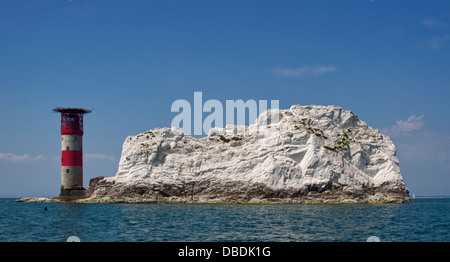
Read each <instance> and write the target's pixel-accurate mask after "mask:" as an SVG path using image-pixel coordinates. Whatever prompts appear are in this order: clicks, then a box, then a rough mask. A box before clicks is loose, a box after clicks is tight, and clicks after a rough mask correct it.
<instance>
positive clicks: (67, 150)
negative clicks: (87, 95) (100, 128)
mask: <svg viewBox="0 0 450 262" xmlns="http://www.w3.org/2000/svg"><path fill="white" fill-rule="evenodd" d="M53 111H54V112H57V113H61V136H62V142H61V194H60V195H59V197H58V198H64V199H77V198H83V197H85V193H86V189H85V188H84V187H83V115H84V114H88V113H90V112H92V110H89V109H81V108H60V107H58V108H55V109H53Z"/></svg>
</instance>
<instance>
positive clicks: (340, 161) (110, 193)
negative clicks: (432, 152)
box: [83, 105, 409, 203]
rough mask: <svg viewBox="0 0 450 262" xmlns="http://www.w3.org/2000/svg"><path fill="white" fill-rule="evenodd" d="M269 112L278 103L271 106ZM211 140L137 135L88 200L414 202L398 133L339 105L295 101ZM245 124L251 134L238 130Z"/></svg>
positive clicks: (161, 132) (172, 131) (165, 133)
mask: <svg viewBox="0 0 450 262" xmlns="http://www.w3.org/2000/svg"><path fill="white" fill-rule="evenodd" d="M269 112H270V110H269ZM271 113H272V114H275V113H279V117H278V120H277V119H276V118H275V117H273V116H272V117H271V116H270V114H267V112H266V113H263V114H261V115H260V116H259V117H258V119H257V120H256V122H255V124H253V125H250V126H248V127H236V126H227V127H226V128H213V129H211V130H210V132H209V135H208V136H207V137H204V138H194V137H192V136H189V135H185V134H184V133H183V132H181V131H180V130H178V129H176V128H157V129H154V130H151V131H147V132H144V133H141V134H139V135H136V136H129V137H127V138H126V139H125V142H124V144H123V150H122V156H121V159H120V163H119V169H118V172H117V174H116V175H115V176H111V177H98V178H95V179H92V180H91V182H90V187H89V189H88V192H89V194H90V197H89V198H88V199H85V200H83V201H90V202H174V203H179V202H182V203H184V202H219V203H222V202H224V203H227V202H244V203H245V202H250V203H267V202H282V203H284V202H286V203H377V202H408V201H409V197H408V189H407V188H406V185H405V183H404V181H403V179H402V176H401V173H400V168H399V163H398V159H397V157H396V148H395V146H394V144H393V142H392V141H391V139H390V138H389V137H388V136H386V135H383V134H382V133H381V132H380V131H378V130H374V129H373V128H371V127H369V126H368V125H367V124H366V123H365V122H363V121H361V120H359V119H358V117H357V116H356V115H355V114H353V113H352V112H351V111H347V110H344V109H342V108H340V107H337V106H299V105H295V106H292V107H291V108H290V109H288V110H272V111H271ZM243 129H245V132H237V134H236V132H235V131H236V130H238V131H242V130H243Z"/></svg>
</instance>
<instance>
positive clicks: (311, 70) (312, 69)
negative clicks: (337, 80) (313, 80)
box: [272, 66, 336, 77]
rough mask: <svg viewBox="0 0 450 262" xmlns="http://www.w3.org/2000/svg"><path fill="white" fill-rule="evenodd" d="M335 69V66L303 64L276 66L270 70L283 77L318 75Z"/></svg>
mask: <svg viewBox="0 0 450 262" xmlns="http://www.w3.org/2000/svg"><path fill="white" fill-rule="evenodd" d="M334 71H336V67H335V66H304V67H298V68H283V69H281V68H277V69H274V70H272V72H273V73H274V74H276V75H278V76H283V77H310V76H319V75H323V74H326V73H330V72H334Z"/></svg>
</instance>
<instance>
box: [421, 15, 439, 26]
mask: <svg viewBox="0 0 450 262" xmlns="http://www.w3.org/2000/svg"><path fill="white" fill-rule="evenodd" d="M420 23H421V24H423V25H424V26H426V27H429V28H437V27H441V26H443V25H444V23H443V22H442V20H441V19H440V18H435V17H425V18H423V19H422V20H420Z"/></svg>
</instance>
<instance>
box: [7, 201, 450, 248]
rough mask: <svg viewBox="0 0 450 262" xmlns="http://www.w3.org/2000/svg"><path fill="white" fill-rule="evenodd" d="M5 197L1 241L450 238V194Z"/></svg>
mask: <svg viewBox="0 0 450 262" xmlns="http://www.w3.org/2000/svg"><path fill="white" fill-rule="evenodd" d="M14 200H15V199H13V198H3V199H0V242H67V241H68V240H70V239H72V240H73V239H74V238H75V239H76V240H77V241H80V242H180V241H181V242H190V241H193V242H240V241H244V242H367V241H371V240H374V239H375V240H376V241H380V242H449V241H450V199H449V198H424V199H413V201H412V203H408V204H124V203H120V204H119V203H118V204H86V203H83V204H81V203H24V202H15V201H14Z"/></svg>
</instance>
